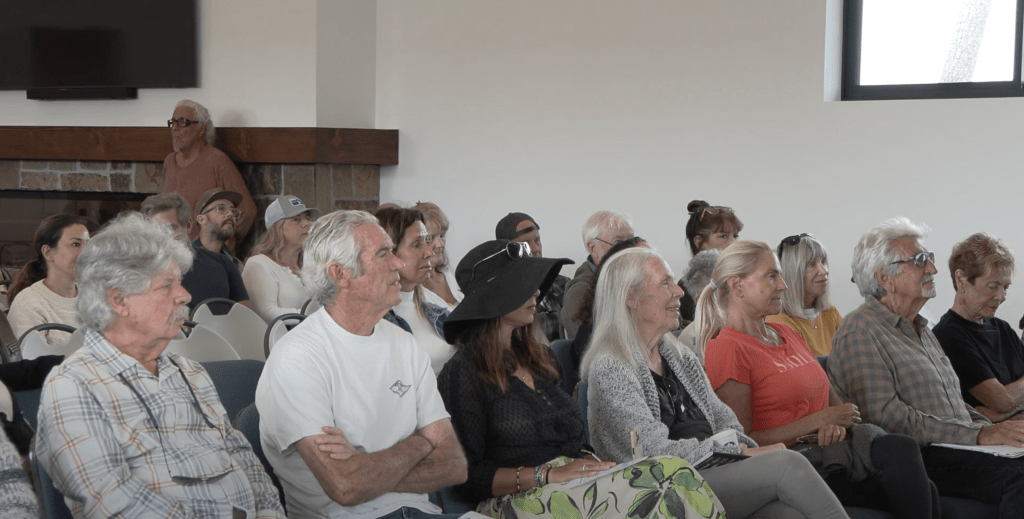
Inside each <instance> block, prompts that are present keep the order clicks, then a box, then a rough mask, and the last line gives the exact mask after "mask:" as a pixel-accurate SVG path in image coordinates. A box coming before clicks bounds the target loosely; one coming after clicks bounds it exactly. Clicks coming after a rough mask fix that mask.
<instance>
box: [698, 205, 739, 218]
mask: <svg viewBox="0 0 1024 519" xmlns="http://www.w3.org/2000/svg"><path fill="white" fill-rule="evenodd" d="M731 212H733V210H732V208H731V207H725V206H724V205H709V206H707V207H705V208H704V210H703V211H701V212H700V216H699V217H697V221H698V222H699V221H701V220H703V219H704V215H708V214H718V213H731Z"/></svg>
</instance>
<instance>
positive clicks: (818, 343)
mask: <svg viewBox="0 0 1024 519" xmlns="http://www.w3.org/2000/svg"><path fill="white" fill-rule="evenodd" d="M776 252H777V253H778V255H779V256H778V257H779V264H780V265H781V266H782V279H785V280H786V285H787V286H789V289H788V290H786V291H785V292H783V293H782V311H781V312H779V313H777V314H775V315H770V316H768V317H766V318H765V322H769V323H784V324H787V325H789V327H790V328H792V329H794V330H796V332H797V333H798V334H800V337H802V338H803V339H804V342H805V343H807V347H808V348H810V349H811V353H813V354H814V355H828V352H829V351H831V350H832V336H833V335H835V334H836V330H837V329H838V328H839V321H841V320H842V319H843V318H842V316H840V315H839V310H836V307H834V306H832V301H831V298H830V296H829V290H828V253H827V252H825V246H824V245H822V244H821V242H820V241H818V240H816V239H815V238H814V235H812V234H808V233H802V234H797V235H793V236H788V237H786V238H783V240H782V243H779V247H778V248H777V249H776Z"/></svg>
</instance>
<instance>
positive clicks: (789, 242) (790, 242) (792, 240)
mask: <svg viewBox="0 0 1024 519" xmlns="http://www.w3.org/2000/svg"><path fill="white" fill-rule="evenodd" d="M804 238H814V235H813V234H811V233H809V232H804V233H800V234H794V235H793V236H786V237H785V238H783V239H782V242H781V243H779V248H778V249H776V252H778V254H779V256H782V248H783V247H785V246H788V247H792V246H794V245H796V244H798V243H800V240H802V239H804Z"/></svg>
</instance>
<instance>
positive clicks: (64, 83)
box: [0, 0, 198, 99]
mask: <svg viewBox="0 0 1024 519" xmlns="http://www.w3.org/2000/svg"><path fill="white" fill-rule="evenodd" d="M196 34H197V30H196V0H89V1H83V0H0V90H26V91H28V97H29V98H31V99H62V98H64V99H71V98H74V99H81V98H96V97H99V98H116V97H135V92H136V90H135V89H137V88H184V87H195V86H197V84H198V77H197V76H198V72H197V70H198V68H197V44H196Z"/></svg>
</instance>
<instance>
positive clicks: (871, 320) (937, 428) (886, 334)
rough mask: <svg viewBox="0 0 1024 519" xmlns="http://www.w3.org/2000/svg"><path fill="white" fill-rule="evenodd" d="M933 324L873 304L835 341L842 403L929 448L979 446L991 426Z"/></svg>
mask: <svg viewBox="0 0 1024 519" xmlns="http://www.w3.org/2000/svg"><path fill="white" fill-rule="evenodd" d="M927 322H928V321H927V320H926V319H925V318H923V317H921V316H917V318H916V324H917V325H918V327H919V328H920V329H921V334H920V335H918V334H917V332H915V331H914V328H913V326H912V324H911V322H910V321H908V320H907V319H906V318H904V317H901V316H898V315H896V314H894V313H893V312H892V311H890V310H889V309H888V308H886V307H885V306H884V305H882V303H881V302H879V301H878V299H875V298H874V297H871V296H868V297H866V298H865V301H864V304H863V305H861V306H860V307H859V308H857V309H856V310H854V311H853V312H850V314H849V315H847V316H846V317H845V318H843V321H842V322H841V323H840V324H839V329H838V330H837V331H836V335H835V337H833V338H832V352H831V353H830V354H829V356H828V363H827V367H828V369H827V371H828V376H829V379H830V380H831V381H832V387H833V388H834V389H835V390H836V393H838V394H839V396H840V397H841V398H842V399H843V400H845V401H847V402H852V403H853V404H855V405H857V406H858V407H859V408H860V414H861V418H863V420H864V421H865V422H868V423H873V424H875V425H878V426H879V427H881V428H883V429H885V430H886V431H889V432H891V433H900V434H906V435H909V436H913V437H914V439H916V440H917V441H918V443H920V444H921V445H928V444H930V443H958V444H967V445H974V444H976V443H977V439H978V432H979V431H980V430H981V428H982V427H983V426H986V425H990V423H991V422H989V421H988V420H987V419H986V418H985V417H984V416H982V415H981V414H980V413H978V412H976V411H975V410H974V409H973V408H971V407H970V406H968V405H967V404H966V403H964V400H963V398H962V397H961V395H960V381H959V380H958V379H957V376H956V372H954V371H953V367H952V365H950V363H949V359H948V358H947V357H946V355H945V353H943V351H942V348H941V347H940V346H939V342H938V340H936V339H935V335H933V334H932V332H931V330H929V329H928V327H927V326H926V324H927Z"/></svg>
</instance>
